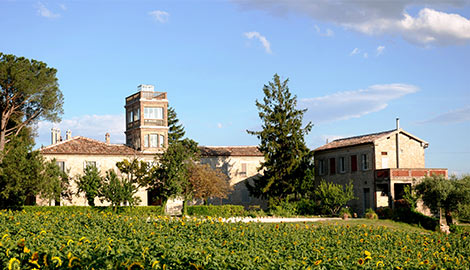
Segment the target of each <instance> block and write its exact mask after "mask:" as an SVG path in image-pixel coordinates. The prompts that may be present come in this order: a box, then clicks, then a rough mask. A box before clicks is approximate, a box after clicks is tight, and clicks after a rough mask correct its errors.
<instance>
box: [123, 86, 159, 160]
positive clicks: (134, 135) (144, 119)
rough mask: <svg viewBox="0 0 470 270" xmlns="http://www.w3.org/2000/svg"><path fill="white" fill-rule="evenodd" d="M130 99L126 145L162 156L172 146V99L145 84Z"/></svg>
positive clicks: (127, 107) (127, 109)
mask: <svg viewBox="0 0 470 270" xmlns="http://www.w3.org/2000/svg"><path fill="white" fill-rule="evenodd" d="M137 90H138V92H137V93H135V94H133V95H130V96H128V97H126V105H125V106H124V108H126V132H125V133H126V144H127V145H128V146H130V147H132V148H134V149H136V150H139V151H142V152H145V153H157V152H162V151H163V150H164V149H165V148H166V147H167V146H168V99H167V94H166V92H155V89H154V86H153V85H147V84H141V85H139V86H138V87H137Z"/></svg>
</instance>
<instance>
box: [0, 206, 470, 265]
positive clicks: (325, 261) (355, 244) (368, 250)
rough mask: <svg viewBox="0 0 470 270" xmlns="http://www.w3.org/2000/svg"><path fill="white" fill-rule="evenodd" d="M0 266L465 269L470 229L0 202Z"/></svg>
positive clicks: (469, 251) (469, 252) (468, 261)
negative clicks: (7, 206)
mask: <svg viewBox="0 0 470 270" xmlns="http://www.w3.org/2000/svg"><path fill="white" fill-rule="evenodd" d="M0 232H1V235H0V267H1V268H3V269H469V268H470V237H468V236H467V235H465V234H451V235H448V236H446V235H443V234H439V233H435V232H427V231H424V230H417V231H403V230H395V229H391V228H387V227H384V226H373V225H372V226H371V225H364V224H359V225H350V224H342V225H334V224H332V225H331V224H330V225H328V224H320V223H296V224H290V223H280V224H261V223H226V222H224V220H223V219H222V218H211V217H206V218H203V219H201V218H191V219H188V218H169V217H165V216H152V215H141V216H138V215H125V214H115V213H111V212H97V211H76V212H71V211H47V210H46V211H36V210H35V211H24V210H23V211H6V210H2V211H0Z"/></svg>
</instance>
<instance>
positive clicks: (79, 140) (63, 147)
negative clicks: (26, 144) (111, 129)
mask: <svg viewBox="0 0 470 270" xmlns="http://www.w3.org/2000/svg"><path fill="white" fill-rule="evenodd" d="M39 151H40V152H41V153H42V154H46V155H47V154H70V155H138V154H140V153H139V152H138V151H136V150H134V149H132V148H130V147H128V146H126V145H124V144H111V143H110V144H108V143H105V142H101V141H97V140H94V139H90V138H86V137H82V136H76V137H73V138H72V139H69V140H65V141H62V142H59V143H56V144H53V145H49V146H46V147H43V148H41V149H40V150H39Z"/></svg>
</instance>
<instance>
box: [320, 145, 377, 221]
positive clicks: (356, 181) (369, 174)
mask: <svg viewBox="0 0 470 270" xmlns="http://www.w3.org/2000/svg"><path fill="white" fill-rule="evenodd" d="M373 153H374V150H373V145H372V144H366V145H358V146H352V147H347V148H346V147H345V148H339V149H332V150H325V151H320V152H316V153H315V166H316V167H315V168H319V164H320V160H323V161H324V162H325V163H324V164H326V166H325V168H324V169H325V170H324V172H325V173H324V174H319V169H315V179H316V180H315V181H316V183H317V184H319V183H320V181H321V180H322V179H324V180H326V181H329V182H333V183H335V184H341V185H346V184H348V183H349V182H350V181H352V183H353V186H354V195H355V197H356V198H357V199H355V200H353V201H351V202H350V203H349V206H350V207H351V208H352V210H353V211H354V212H356V213H358V214H359V215H363V214H364V212H365V210H366V208H370V207H371V208H373V207H375V196H374V192H375V187H374V159H375V158H374V157H375V156H374V155H373ZM362 154H366V155H367V157H368V160H369V168H368V169H366V170H363V168H362V163H361V155H362ZM353 155H356V156H357V171H355V172H353V171H352V170H351V156H353ZM340 157H344V158H345V171H344V172H341V171H340V170H338V163H339V162H338V160H339V158H340ZM330 158H335V160H336V167H337V168H336V172H335V173H334V174H330V162H329V159H330Z"/></svg>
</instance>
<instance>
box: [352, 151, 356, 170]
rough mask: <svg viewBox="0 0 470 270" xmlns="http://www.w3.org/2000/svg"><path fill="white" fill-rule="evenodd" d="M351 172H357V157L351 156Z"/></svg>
mask: <svg viewBox="0 0 470 270" xmlns="http://www.w3.org/2000/svg"><path fill="white" fill-rule="evenodd" d="M351 172H357V155H352V156H351Z"/></svg>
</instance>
